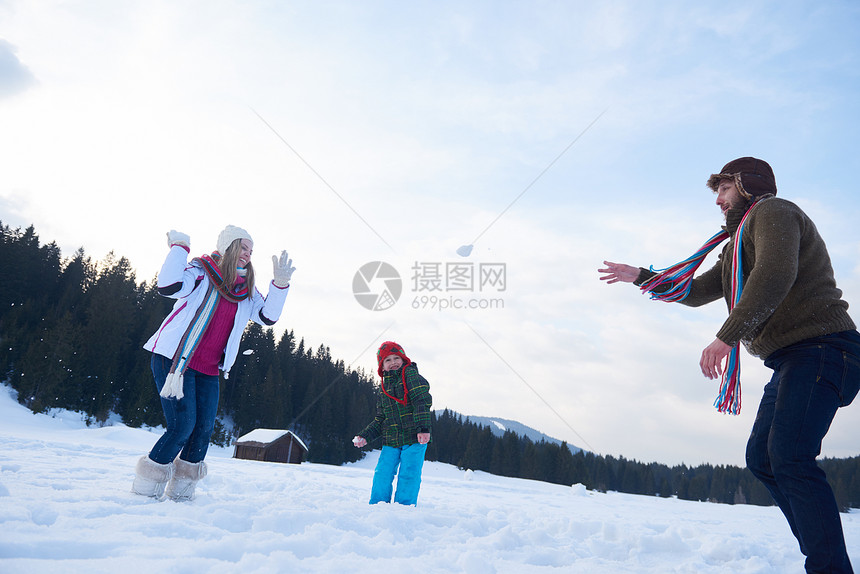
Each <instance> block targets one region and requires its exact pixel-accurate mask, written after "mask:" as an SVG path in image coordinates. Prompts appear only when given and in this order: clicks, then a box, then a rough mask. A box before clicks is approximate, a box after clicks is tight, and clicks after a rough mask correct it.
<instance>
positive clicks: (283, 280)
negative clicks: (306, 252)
mask: <svg viewBox="0 0 860 574" xmlns="http://www.w3.org/2000/svg"><path fill="white" fill-rule="evenodd" d="M272 267H274V276H275V278H274V279H273V280H272V282H273V283H274V284H275V287H280V288H282V289H283V288H284V287H289V286H290V278H291V277H292V276H293V271H295V270H296V268H295V267H293V260H292V259H289V257H288V255H287V252H286V251H281V257H280V258H278V256H277V255H272Z"/></svg>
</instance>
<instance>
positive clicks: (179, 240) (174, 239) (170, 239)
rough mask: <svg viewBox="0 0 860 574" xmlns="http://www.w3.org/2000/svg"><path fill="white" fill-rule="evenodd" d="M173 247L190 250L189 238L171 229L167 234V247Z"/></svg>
mask: <svg viewBox="0 0 860 574" xmlns="http://www.w3.org/2000/svg"><path fill="white" fill-rule="evenodd" d="M174 245H182V246H183V247H185V248H187V249H191V238H190V237H188V235H187V234H185V233H182V232H181V231H176V230H175V229H171V230H170V231H168V232H167V246H168V247H173V246H174Z"/></svg>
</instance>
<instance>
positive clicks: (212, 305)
mask: <svg viewBox="0 0 860 574" xmlns="http://www.w3.org/2000/svg"><path fill="white" fill-rule="evenodd" d="M220 259H221V256H220V254H218V253H217V252H215V253H213V254H212V255H211V256H210V255H203V256H201V257H197V258H195V259H194V260H193V261H196V262H197V263H198V264H200V265H201V266H202V267H203V270H204V271H205V272H206V274H207V275H208V277H209V284H208V286H207V288H206V294H205V295H204V296H203V303H202V304H201V305H200V307H199V308H198V309H197V312H196V313H195V314H194V318H192V319H191V322H190V323H189V324H188V328H187V329H186V330H185V334H184V335H183V336H182V339H181V340H180V341H179V346H178V347H177V348H176V353H175V354H174V355H173V364H172V365H171V366H170V372H169V373H168V374H167V378H166V379H165V381H164V386H163V387H162V388H161V393H160V394H161V396H162V397H164V398H165V399H168V398H172V397H175V398H176V399H177V400H178V399H181V398H182V397H184V396H185V392H184V391H183V384H184V376H183V375H184V373H185V369H186V368H187V367H188V363H189V362H190V361H191V357H193V356H194V351H196V350H197V346H198V345H199V344H200V341H201V340H202V339H203V335H204V334H205V333H206V329H207V327H209V323H210V322H211V321H212V317H213V316H214V315H215V309H217V307H218V296H219V295H220V296H222V297H224V298H225V299H229V300H230V301H233V302H237V303H238V302H239V301H242V300H243V299H247V298H248V295H249V294H250V293H249V292H248V287H247V285H246V284H245V283H239V284H238V285H236V286H235V287H234V289H233V290H231V289H229V288H227V287H226V286H225V285H224V278H223V276H222V274H221V269H220V268H219V266H218V262H219V261H220Z"/></svg>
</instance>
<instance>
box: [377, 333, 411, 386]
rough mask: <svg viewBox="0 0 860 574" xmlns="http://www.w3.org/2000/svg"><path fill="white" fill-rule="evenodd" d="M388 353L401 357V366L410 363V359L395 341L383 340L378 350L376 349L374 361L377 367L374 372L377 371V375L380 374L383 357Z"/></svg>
mask: <svg viewBox="0 0 860 574" xmlns="http://www.w3.org/2000/svg"><path fill="white" fill-rule="evenodd" d="M389 355H397V356H398V357H400V358H401V359H403V366H404V367H405V366H407V365H411V364H412V360H411V359H410V358H409V357H407V356H406V353H404V352H403V347H401V346H400V345H398V344H397V343H395V342H394V341H385V342H384V343H382V345H380V346H379V350H378V351H376V362H377V363H378V365H379V367H378V368H377V369H376V372H377V373H379V376H380V377H381V376H382V361H384V360H385V357H387V356H389Z"/></svg>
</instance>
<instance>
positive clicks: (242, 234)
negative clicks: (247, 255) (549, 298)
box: [216, 225, 254, 255]
mask: <svg viewBox="0 0 860 574" xmlns="http://www.w3.org/2000/svg"><path fill="white" fill-rule="evenodd" d="M237 239H247V240H248V241H250V242H251V246H253V245H254V240H253V239H251V234H250V233H248V232H247V231H245V230H244V229H242V228H241V227H236V226H235V225H228V226H227V227H225V228H224V231H222V232H221V233H220V234H219V235H218V243H217V244H216V248H217V249H218V253H220V254H221V255H224V253H225V252H226V251H227V248H228V247H230V244H231V243H233V242H234V241H236V240H237Z"/></svg>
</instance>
